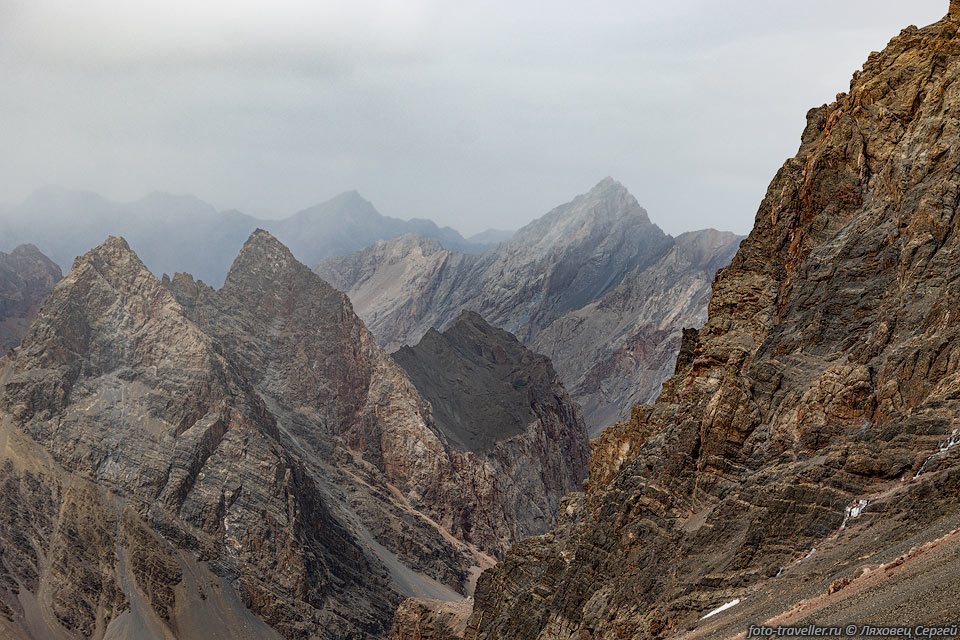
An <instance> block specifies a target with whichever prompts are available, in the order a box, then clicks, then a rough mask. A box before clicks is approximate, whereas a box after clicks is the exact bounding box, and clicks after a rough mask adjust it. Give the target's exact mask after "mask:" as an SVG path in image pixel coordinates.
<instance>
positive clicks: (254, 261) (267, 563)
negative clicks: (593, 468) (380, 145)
mask: <svg viewBox="0 0 960 640" xmlns="http://www.w3.org/2000/svg"><path fill="white" fill-rule="evenodd" d="M538 373H539V370H537V371H535V372H534V374H538ZM554 400H556V398H554ZM558 402H559V401H558ZM544 403H545V404H548V401H547V400H545V401H544ZM561 404H562V403H561ZM553 406H560V405H556V404H555V405H551V407H553ZM559 410H561V409H558V411H559ZM562 411H566V412H568V413H569V414H570V415H572V416H573V418H575V417H576V413H575V409H574V408H573V407H572V406H567V405H563V406H562ZM481 420H482V416H481ZM550 426H551V427H553V428H557V429H562V428H568V429H570V430H571V433H577V432H578V431H579V435H580V437H581V439H582V441H583V442H585V436H584V435H583V429H582V423H577V422H576V420H575V419H574V420H572V421H571V422H569V423H563V424H561V423H559V422H556V421H554V422H551V423H550ZM508 446H509V445H508ZM498 447H501V445H500V444H499V443H497V444H495V446H494V450H500V449H498ZM521 451H522V452H523V453H525V454H527V455H528V457H527V458H525V459H524V460H523V461H522V464H523V465H524V466H525V469H524V473H529V474H530V475H531V477H533V478H536V479H537V480H538V481H539V479H540V478H541V474H542V473H546V474H547V475H552V474H555V473H563V471H558V469H561V468H562V467H563V465H564V464H565V460H557V459H549V460H548V459H546V458H543V457H538V456H539V454H540V451H538V450H535V449H534V447H533V446H529V447H527V448H524V449H521ZM544 451H547V452H552V451H553V450H552V449H549V448H548V449H545V450H544ZM583 460H584V456H581V458H580V459H579V460H578V461H577V464H579V469H578V470H576V471H575V472H574V473H575V474H578V475H579V476H580V477H582V475H583ZM494 462H496V461H495V460H494V461H493V462H489V461H487V460H486V458H481V457H478V456H476V455H475V454H473V453H472V452H463V451H460V450H459V449H457V448H455V447H453V446H451V444H450V443H449V442H448V440H447V439H446V437H445V436H444V433H443V431H442V430H441V429H440V428H439V427H438V426H437V425H436V423H435V421H434V419H433V410H432V408H431V405H430V403H429V402H428V401H426V400H425V399H424V398H423V396H421V395H420V393H419V392H418V391H417V389H416V388H415V386H414V385H413V383H412V382H411V381H410V379H409V377H408V376H407V375H406V374H405V373H404V371H403V369H401V368H400V366H398V365H397V364H396V363H395V362H394V360H393V359H392V358H391V357H390V356H389V355H388V354H387V353H386V352H385V351H383V349H382V348H381V347H379V346H378V345H377V344H376V342H375V341H374V340H373V338H372V336H371V335H370V334H369V333H368V332H367V330H366V329H365V328H364V326H363V323H362V322H361V321H360V320H359V319H358V318H357V317H356V315H355V314H354V313H353V311H352V308H351V306H350V302H349V300H348V299H347V298H346V296H345V295H343V294H342V293H340V292H338V291H336V290H334V289H333V288H332V287H330V286H329V285H328V284H327V283H325V282H323V281H322V280H321V279H320V278H319V277H317V276H316V275H315V274H314V273H313V272H311V271H310V270H309V269H308V268H307V267H305V266H304V265H302V264H301V263H299V262H297V261H296V260H295V259H294V257H293V255H292V254H291V253H290V252H289V251H288V250H287V249H286V248H285V247H284V246H283V245H281V244H280V243H279V242H278V241H277V240H276V239H274V238H273V237H272V236H270V235H269V234H267V233H266V232H263V231H257V232H255V233H254V234H253V235H252V236H251V237H250V238H249V239H248V241H247V243H246V244H245V245H244V247H243V249H242V250H241V252H240V254H239V256H238V257H237V259H236V260H235V261H234V264H233V266H232V268H231V270H230V272H229V274H228V275H227V278H226V281H225V284H224V286H223V287H222V288H221V289H219V290H214V289H212V288H210V287H208V286H206V285H204V284H203V283H202V282H197V281H195V280H193V278H191V277H190V276H189V275H186V274H183V273H178V274H176V275H175V276H174V277H173V278H168V277H166V276H165V277H164V278H163V279H162V280H160V279H157V278H156V277H155V276H153V275H152V274H151V273H150V271H148V270H147V268H146V267H145V266H144V264H143V263H142V262H141V261H140V260H139V258H138V257H137V256H136V254H134V253H133V251H131V250H130V248H129V246H128V245H127V243H126V242H125V241H124V240H122V239H119V238H111V239H110V240H108V241H107V242H106V243H104V244H103V245H101V246H99V247H98V248H96V249H94V250H92V251H90V252H88V253H87V254H86V255H84V256H82V257H80V258H78V259H77V260H76V261H75V263H74V265H73V268H72V269H71V270H70V273H69V274H68V275H67V276H66V277H65V278H64V279H63V280H62V281H61V282H60V283H59V284H58V285H57V286H56V287H55V288H54V290H53V292H52V293H51V294H50V296H49V298H48V299H47V302H46V303H45V304H44V306H43V308H42V310H41V312H40V313H39V315H38V316H37V318H36V320H35V321H34V323H33V324H32V326H31V328H30V330H29V332H28V334H27V336H26V337H25V338H24V340H23V342H22V344H21V345H20V346H19V347H18V348H17V349H16V350H15V351H14V352H13V353H11V354H9V355H7V356H6V357H4V358H2V359H0V502H2V503H3V505H4V514H6V515H5V516H4V517H3V518H2V519H0V549H2V552H0V553H2V555H0V558H2V563H0V635H3V637H11V638H15V639H17V640H20V639H21V638H37V637H45V638H46V637H50V638H76V637H94V638H113V637H138V638H141V637H142V638H157V639H161V638H162V639H166V638H170V637H175V638H194V637H196V638H201V637H203V638H216V637H223V638H235V637H243V638H247V637H250V638H277V637H286V638H321V639H328V638H330V639H346V638H357V639H362V638H370V639H373V638H381V637H384V635H385V634H386V633H387V631H388V630H389V626H390V623H391V620H392V614H393V610H394V608H395V607H396V606H397V605H398V604H399V603H400V602H401V601H402V600H403V598H404V597H409V596H419V597H427V598H440V599H443V600H449V601H459V600H461V599H462V597H463V595H465V594H467V593H469V592H470V591H471V589H472V584H473V579H474V578H475V576H476V574H477V573H478V572H479V570H480V569H482V568H484V567H486V566H489V565H490V564H491V562H492V560H491V559H490V554H495V555H500V554H502V553H503V551H504V550H505V548H506V545H508V544H509V543H510V542H512V541H514V540H515V539H516V537H518V536H520V535H526V534H528V533H530V531H528V530H526V529H524V528H523V527H520V526H516V525H515V523H516V522H519V521H521V520H523V518H526V514H517V513H513V512H512V511H511V509H513V508H515V505H521V504H525V503H524V502H523V501H521V500H518V499H517V498H516V497H515V496H514V495H513V494H512V493H511V490H512V486H511V485H510V484H509V483H507V482H506V481H505V480H503V479H487V475H488V474H489V472H490V471H491V470H494V471H499V470H501V469H503V467H495V466H491V465H493V464H494ZM513 464H514V466H516V465H518V464H519V463H518V462H516V461H515V462H514V463H513ZM577 480H579V477H578V478H577ZM516 484H517V485H518V486H520V487H522V488H523V489H530V488H531V487H539V488H543V487H545V486H547V485H546V484H544V483H541V484H531V483H526V484H524V483H522V482H520V481H519V480H518V481H517V482H516ZM561 488H562V490H564V491H566V490H568V489H569V488H570V487H569V483H568V484H567V485H564V486H562V487H561ZM557 500H558V498H557V497H555V496H550V497H549V498H547V497H543V498H542V500H541V502H543V503H544V504H554V503H555V502H556V501H557ZM551 520H552V518H545V519H543V520H542V521H540V524H539V525H538V526H539V528H540V529H541V530H545V529H546V528H547V527H548V526H549V525H550V521H551ZM523 522H526V520H523Z"/></svg>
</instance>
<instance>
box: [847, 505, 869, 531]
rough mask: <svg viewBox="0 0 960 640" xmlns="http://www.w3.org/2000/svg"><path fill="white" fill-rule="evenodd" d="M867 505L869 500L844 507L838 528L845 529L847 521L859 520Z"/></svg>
mask: <svg viewBox="0 0 960 640" xmlns="http://www.w3.org/2000/svg"><path fill="white" fill-rule="evenodd" d="M869 505H870V501H869V500H856V501H854V503H853V504H852V505H850V506H849V507H845V508H844V510H843V522H841V523H840V528H841V529H843V528H845V527H846V526H847V522H848V521H849V520H851V519H853V518H859V517H860V514H861V513H863V510H864V509H866V508H867V507H868V506H869Z"/></svg>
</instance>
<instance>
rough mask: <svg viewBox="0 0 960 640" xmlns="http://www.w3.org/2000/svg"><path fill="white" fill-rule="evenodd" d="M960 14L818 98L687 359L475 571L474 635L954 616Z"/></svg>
mask: <svg viewBox="0 0 960 640" xmlns="http://www.w3.org/2000/svg"><path fill="white" fill-rule="evenodd" d="M956 6H957V3H952V4H951V10H950V14H949V15H948V16H947V17H946V18H944V19H943V20H941V21H940V22H937V23H936V24H933V25H931V26H928V27H925V28H922V29H918V28H916V27H909V28H907V29H905V30H903V31H902V32H901V33H900V35H899V36H897V37H895V38H894V39H893V40H892V41H891V42H890V44H889V45H888V46H887V48H886V49H885V50H884V51H883V52H881V53H873V54H871V55H870V56H869V58H868V59H867V62H866V63H865V65H864V67H863V69H862V70H861V71H858V72H856V73H855V74H854V77H853V80H852V82H851V85H850V90H849V91H848V92H847V93H843V94H839V95H838V96H837V99H836V101H835V102H833V103H831V104H829V105H824V106H822V107H819V108H816V109H813V110H811V111H810V112H809V113H808V116H807V126H806V129H805V130H804V132H803V135H802V138H801V145H800V150H799V152H798V154H797V155H796V157H794V158H792V159H790V160H788V161H787V162H786V163H785V164H784V165H783V167H782V168H781V169H780V170H779V172H778V173H777V175H776V177H775V178H774V179H773V182H772V183H771V185H770V187H769V189H768V191H767V194H766V197H765V198H764V200H763V202H762V204H761V206H760V209H759V211H758V213H757V217H756V222H755V226H754V229H753V231H752V232H751V234H750V236H749V237H748V238H747V239H746V240H744V242H743V243H742V245H741V246H740V249H739V251H738V253H737V255H736V257H735V258H734V259H733V261H732V263H731V264H730V266H728V267H726V268H724V269H722V270H721V271H720V272H719V273H718V275H717V278H716V280H715V282H714V285H713V295H712V298H711V300H710V306H709V319H708V320H707V323H706V324H705V326H704V327H703V328H702V329H700V330H699V331H698V332H697V333H696V335H692V334H687V335H686V336H685V345H684V347H683V349H682V350H681V353H682V354H683V357H682V358H681V360H680V362H679V363H678V366H677V369H676V372H675V375H674V376H673V377H672V378H671V379H670V380H669V381H668V382H666V383H665V384H664V387H663V392H662V393H661V394H660V396H659V398H658V399H657V402H656V403H655V404H653V405H648V406H644V405H641V406H637V407H635V408H634V410H633V412H632V416H631V418H630V419H629V420H626V421H624V422H621V423H619V424H617V425H616V426H614V427H612V428H610V429H608V430H607V431H605V432H604V433H603V435H602V436H601V437H600V438H599V439H597V440H595V441H594V443H593V457H592V459H591V463H590V478H589V481H588V484H587V486H586V491H585V493H584V494H583V495H582V496H579V497H577V496H574V497H571V499H570V500H569V502H568V509H566V510H564V512H563V517H562V518H561V521H560V523H559V524H558V526H557V527H556V528H555V529H554V530H552V531H551V532H550V533H548V534H546V535H544V536H538V537H534V538H531V539H529V540H526V541H524V542H522V543H520V544H518V545H517V546H515V547H514V548H513V550H511V552H510V553H509V554H508V556H507V558H506V560H505V561H504V562H502V563H501V564H500V565H498V566H497V567H496V568H495V569H493V570H491V571H488V572H486V573H484V574H483V575H482V576H481V578H480V580H479V583H478V586H477V590H476V595H475V607H474V610H473V613H472V616H471V618H470V620H469V621H468V623H467V629H466V632H465V637H466V638H469V639H470V640H476V639H481V638H483V639H492V638H511V639H512V640H525V639H534V638H536V639H538V640H559V639H563V640H573V639H578V640H582V639H584V638H591V639H593V640H601V639H603V640H607V639H613V638H663V637H702V638H732V637H734V636H737V637H743V635H739V636H738V635H737V634H743V633H744V632H745V630H746V628H747V626H748V624H750V623H753V624H760V623H763V622H764V621H773V622H775V621H777V620H791V621H800V622H804V621H806V622H816V623H817V624H821V625H822V624H829V623H831V622H837V623H839V622H841V621H843V622H850V621H851V620H856V621H857V622H861V623H868V622H876V623H904V624H906V623H908V624H910V625H914V624H919V623H924V622H926V623H947V624H950V623H952V622H955V618H956V614H957V612H958V611H960V596H958V595H957V594H958V590H957V588H956V580H955V576H956V575H957V570H958V569H960V560H958V557H960V556H958V555H957V554H956V549H957V546H956V543H955V540H954V538H955V534H956V529H957V526H958V525H957V521H958V519H960V446H956V445H957V444H958V443H960V437H958V435H957V434H958V433H960V431H958V430H960V418H958V416H960V323H958V322H957V318H960V302H958V301H960V216H958V215H957V208H958V203H960V142H958V136H957V130H958V122H960V117H958V116H960V84H958V82H957V80H958V77H960V10H958V9H956ZM924 558H928V559H927V560H925V559H924ZM941 562H942V563H943V564H939V563H941ZM873 570H876V572H874V571H873ZM864 574H865V577H863V579H862V582H858V581H857V579H858V578H860V577H861V576H864ZM951 576H953V577H951ZM843 578H849V579H851V580H852V581H851V582H850V583H849V586H847V587H845V588H843V589H841V590H839V591H835V592H834V593H832V594H831V593H828V592H829V590H830V585H831V584H834V583H835V581H837V580H841V582H842V581H843V580H842V579H843ZM855 585H858V586H855ZM850 593H856V594H858V595H857V596H856V597H854V596H847V595H846V594H850ZM821 596H822V598H821ZM818 598H819V599H818ZM892 603H896V605H895V606H894V605H892ZM813 611H816V612H817V613H816V614H815V615H814V614H813V613H811V612H813ZM849 613H856V614H858V615H860V616H862V617H859V618H852V619H851V618H847V617H844V616H845V615H847V614H849Z"/></svg>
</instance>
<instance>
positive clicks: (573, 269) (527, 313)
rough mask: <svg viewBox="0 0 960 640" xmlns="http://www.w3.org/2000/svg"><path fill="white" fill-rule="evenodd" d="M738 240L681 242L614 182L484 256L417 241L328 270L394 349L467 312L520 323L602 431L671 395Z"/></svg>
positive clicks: (339, 261) (328, 265)
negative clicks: (684, 341) (689, 330)
mask: <svg viewBox="0 0 960 640" xmlns="http://www.w3.org/2000/svg"><path fill="white" fill-rule="evenodd" d="M739 241H740V238H739V237H738V236H735V235H733V234H730V233H721V232H717V231H713V230H707V231H698V232H694V233H690V234H684V235H682V236H680V237H678V238H672V237H670V236H668V235H666V234H664V233H663V232H662V231H661V230H660V228H659V227H657V226H656V225H655V224H653V223H652V222H650V219H649V217H648V216H647V212H646V211H645V210H644V209H643V208H642V207H641V206H640V205H639V204H638V203H637V201H636V199H635V198H634V197H633V196H632V195H630V193H629V192H628V191H627V190H626V189H625V188H624V187H623V186H622V185H621V184H619V183H617V182H616V181H614V180H612V179H610V178H607V179H605V180H603V181H602V182H600V183H599V184H598V185H597V186H596V187H594V188H593V189H592V190H591V191H590V192H589V193H586V194H584V195H582V196H578V197H577V198H575V199H574V200H573V201H571V202H569V203H567V204H565V205H561V206H560V207H557V208H556V209H554V210H553V211H551V212H550V213H548V214H546V215H545V216H543V217H542V218H539V219H538V220H535V221H534V222H532V223H530V224H529V225H527V226H525V227H524V228H522V229H520V230H519V231H517V232H516V233H515V234H514V235H513V237H512V239H511V240H510V242H508V243H505V244H502V245H499V246H498V247H497V248H496V249H495V250H493V251H491V252H488V253H486V254H483V255H464V254H458V253H455V252H452V251H449V250H446V249H444V248H443V247H442V246H440V244H439V243H437V242H436V241H433V240H426V239H422V238H417V237H414V236H408V237H403V238H400V239H397V240H394V241H390V242H379V243H377V244H375V245H373V246H372V247H369V248H368V249H365V250H364V251H361V252H358V253H356V254H353V255H350V256H345V257H342V258H336V259H330V260H327V261H324V262H323V263H321V264H320V265H318V266H317V269H316V270H317V272H318V273H320V274H321V276H323V277H324V278H325V279H327V280H329V281H330V282H331V283H333V284H334V286H336V287H338V288H340V289H342V290H344V291H346V292H347V294H348V295H349V296H350V299H351V300H352V301H353V303H354V305H355V307H356V309H357V312H358V313H359V315H360V317H362V318H363V319H364V322H366V323H367V325H368V326H369V327H370V330H371V331H372V332H373V334H374V335H375V336H376V337H377V339H378V340H379V341H380V343H381V344H383V345H384V346H386V347H387V349H389V350H394V349H397V348H399V347H400V346H402V345H404V344H413V343H416V342H417V341H418V340H419V339H420V338H421V337H422V336H423V335H424V334H425V333H426V332H427V331H428V330H429V329H430V328H431V327H437V328H440V329H443V328H445V327H447V326H449V325H450V324H451V323H452V322H453V321H454V320H455V319H456V318H457V317H458V316H459V314H460V312H461V310H463V309H470V310H472V311H475V312H477V313H479V314H480V315H482V316H483V317H484V318H486V319H487V320H488V321H489V322H490V323H491V324H493V325H495V326H497V327H501V328H504V329H506V330H508V331H511V332H512V333H514V334H516V335H517V337H518V338H520V340H521V341H522V342H524V343H525V344H527V345H529V346H530V347H532V348H533V349H534V350H536V351H538V352H540V353H543V354H545V355H547V356H548V357H549V358H550V359H551V360H552V361H553V363H554V366H555V367H556V368H557V371H558V372H559V373H560V376H561V378H562V380H563V382H564V384H565V385H566V387H567V388H568V389H569V390H570V391H571V392H572V393H573V396H574V398H575V399H576V400H578V401H579V402H580V403H581V404H582V405H583V409H584V416H585V418H586V420H587V424H588V426H589V427H590V428H591V430H592V431H594V432H596V431H598V430H599V429H601V428H603V427H606V426H608V425H609V424H611V423H612V422H613V421H615V420H616V419H619V418H621V417H625V416H627V415H629V411H630V407H631V406H633V404H635V403H636V402H637V401H648V400H650V399H652V398H653V397H655V396H656V394H657V393H658V392H659V389H660V384H661V383H662V382H663V380H665V379H666V378H667V377H668V376H669V374H670V372H671V371H672V366H673V360H674V358H675V357H676V353H677V350H678V349H679V348H680V334H681V331H682V329H683V328H684V327H692V326H700V325H702V324H703V322H704V320H705V319H706V302H707V299H708V298H709V294H710V288H709V285H710V282H711V280H712V279H713V275H714V272H715V271H716V270H717V269H718V268H719V267H721V266H723V265H725V264H726V263H727V262H728V261H729V260H730V258H731V257H732V256H733V253H734V252H735V251H736V247H737V244H738V243H739Z"/></svg>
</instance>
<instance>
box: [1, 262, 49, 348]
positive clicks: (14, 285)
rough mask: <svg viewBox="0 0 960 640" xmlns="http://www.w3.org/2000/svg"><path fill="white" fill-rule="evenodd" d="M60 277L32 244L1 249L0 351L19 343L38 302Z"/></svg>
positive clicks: (33, 315)
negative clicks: (11, 248) (6, 250)
mask: <svg viewBox="0 0 960 640" xmlns="http://www.w3.org/2000/svg"><path fill="white" fill-rule="evenodd" d="M62 277H63V273H62V272H61V271H60V267H58V266H57V265H56V264H54V263H53V261H52V260H50V259H49V258H48V257H47V256H45V255H43V254H42V253H40V250H39V249H37V248H36V247H35V246H33V245H28V244H27V245H20V246H19V247H17V248H15V249H14V250H13V251H11V252H10V253H9V254H7V253H2V252H0V354H3V353H6V352H7V350H9V349H12V348H13V347H15V346H17V345H18V344H20V340H21V339H22V338H23V336H24V334H26V332H27V328H28V327H29V326H30V323H31V322H32V321H33V319H34V317H36V315H37V312H38V311H39V310H40V305H41V303H43V301H44V299H45V298H46V297H47V295H48V294H49V293H50V290H51V289H53V285H55V284H56V283H57V281H59V280H60V278H62Z"/></svg>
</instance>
